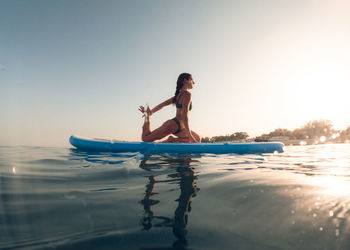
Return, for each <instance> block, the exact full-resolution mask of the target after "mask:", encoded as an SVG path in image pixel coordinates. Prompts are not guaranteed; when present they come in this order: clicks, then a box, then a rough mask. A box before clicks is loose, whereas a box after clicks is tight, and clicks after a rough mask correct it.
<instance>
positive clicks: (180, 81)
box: [173, 73, 191, 103]
mask: <svg viewBox="0 0 350 250" xmlns="http://www.w3.org/2000/svg"><path fill="white" fill-rule="evenodd" d="M190 77H191V74H190V73H182V74H180V75H179V77H178V78H177V82H176V91H175V96H174V99H173V102H174V103H175V102H176V98H177V96H178V95H179V93H180V90H181V89H182V87H183V86H184V80H185V79H186V80H188V79H190Z"/></svg>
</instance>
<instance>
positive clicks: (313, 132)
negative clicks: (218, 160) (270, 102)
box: [202, 120, 350, 142]
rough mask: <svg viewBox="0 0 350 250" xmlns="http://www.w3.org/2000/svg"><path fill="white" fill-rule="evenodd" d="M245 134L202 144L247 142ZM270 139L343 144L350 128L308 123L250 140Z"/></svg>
mask: <svg viewBox="0 0 350 250" xmlns="http://www.w3.org/2000/svg"><path fill="white" fill-rule="evenodd" d="M248 138H249V135H248V133H247V132H236V133H233V134H232V135H221V136H214V137H211V138H209V137H204V138H202V142H237V141H246V140H248ZM271 138H284V139H287V140H319V139H320V138H324V139H327V141H333V142H345V141H349V140H350V126H349V127H348V128H347V129H345V130H335V129H334V128H333V125H332V122H331V121H329V120H319V121H317V120H315V121H310V122H308V123H307V124H305V125H304V126H302V127H300V128H296V129H294V130H288V129H285V128H278V129H275V130H274V131H272V132H270V133H268V134H262V135H260V136H257V137H255V138H252V140H255V141H268V140H269V139H271Z"/></svg>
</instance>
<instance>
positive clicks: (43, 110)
mask: <svg viewBox="0 0 350 250" xmlns="http://www.w3.org/2000/svg"><path fill="white" fill-rule="evenodd" d="M349 13H350V2H349V1H346V0H342V1H340V0H328V1H326V0H297V1H287V0H285V1H283V0H282V1H281V0H265V1H261V0H242V1H235V0H227V1H224V0H217V1H214V0H210V1H209V0H190V1H182V0H179V1H171V0H165V1H164V0H137V1H135V0H125V1H112V0H101V1H91V0H73V1H70V0H69V1H68V0H60V1H53V0H31V1H23V0H21V1H19V0H2V1H0V119H1V120H0V145H43V146H67V145H68V138H69V136H70V135H71V134H77V135H83V136H87V137H99V138H114V139H121V140H140V136H141V126H142V122H143V121H142V119H141V115H140V113H139V111H138V110H137V108H138V106H139V105H143V104H145V103H146V102H148V103H149V104H150V106H151V107H154V106H155V105H157V104H159V103H160V102H162V101H164V100H165V99H167V98H169V97H171V96H172V95H174V92H175V84H176V79H177V76H178V75H179V74H180V73H181V72H189V73H191V74H192V75H193V77H194V80H195V82H196V85H195V88H194V89H193V90H192V98H193V110H192V111H191V113H190V124H191V128H192V129H193V130H195V131H196V132H198V133H199V134H200V135H201V136H203V137H204V136H214V135H225V134H232V133H234V132H237V131H245V132H248V134H249V135H250V136H256V135H260V134H262V133H267V132H270V131H272V130H274V129H276V128H287V129H294V128H297V127H300V126H302V125H304V124H306V123H307V122H308V121H311V120H319V119H327V120H331V121H332V123H333V125H334V127H335V128H338V129H345V128H346V127H347V126H348V125H350V116H349V115H348V110H349V108H350V98H348V95H349V92H350V71H349V69H350V49H349V44H350V15H349ZM174 115H175V107H173V106H170V107H167V108H165V109H163V110H161V111H160V112H158V113H156V114H155V115H154V116H153V117H152V128H155V127H157V126H159V125H161V124H162V123H163V122H164V121H165V120H166V119H169V118H172V117H174Z"/></svg>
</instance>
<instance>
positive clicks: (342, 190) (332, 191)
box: [309, 171, 350, 196]
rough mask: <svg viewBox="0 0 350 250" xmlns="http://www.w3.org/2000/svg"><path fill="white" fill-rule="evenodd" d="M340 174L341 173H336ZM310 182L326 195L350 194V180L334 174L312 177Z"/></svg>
mask: <svg viewBox="0 0 350 250" xmlns="http://www.w3.org/2000/svg"><path fill="white" fill-rule="evenodd" d="M333 172H336V171H333ZM338 174H340V173H335V175H338ZM309 184H311V185H313V186H316V187H319V188H320V192H321V193H323V194H326V195H333V196H344V195H346V196H350V182H349V180H347V179H345V178H343V177H339V176H334V175H329V176H317V177H312V178H311V179H310V180H309Z"/></svg>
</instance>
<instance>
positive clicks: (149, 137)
mask: <svg viewBox="0 0 350 250" xmlns="http://www.w3.org/2000/svg"><path fill="white" fill-rule="evenodd" d="M193 86H194V81H193V78H192V75H191V74H188V73H182V74H180V75H179V77H178V79H177V83H176V92H175V96H174V97H171V98H169V99H168V100H166V101H165V102H162V103H161V104H159V105H158V106H156V107H155V108H153V109H152V110H151V109H149V108H148V107H147V109H145V107H143V106H140V107H139V110H140V111H141V112H142V113H143V114H144V115H145V123H144V124H143V127H142V141H144V142H153V141H155V140H160V139H162V138H164V137H166V136H167V135H170V136H169V137H168V138H167V139H166V140H165V141H164V142H200V140H201V139H200V136H199V135H198V134H197V133H195V132H194V131H192V130H190V125H189V122H188V114H189V111H190V110H191V109H192V102H191V93H190V92H189V90H190V89H192V88H193ZM170 104H175V105H176V116H175V118H173V119H170V120H168V121H166V122H164V123H163V125H162V126H160V127H159V128H157V129H155V130H153V131H151V124H150V120H149V119H150V116H151V115H153V114H154V113H155V112H157V111H158V110H160V109H162V108H163V107H165V106H168V105H170ZM171 134H173V135H175V136H176V137H173V136H171Z"/></svg>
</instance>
